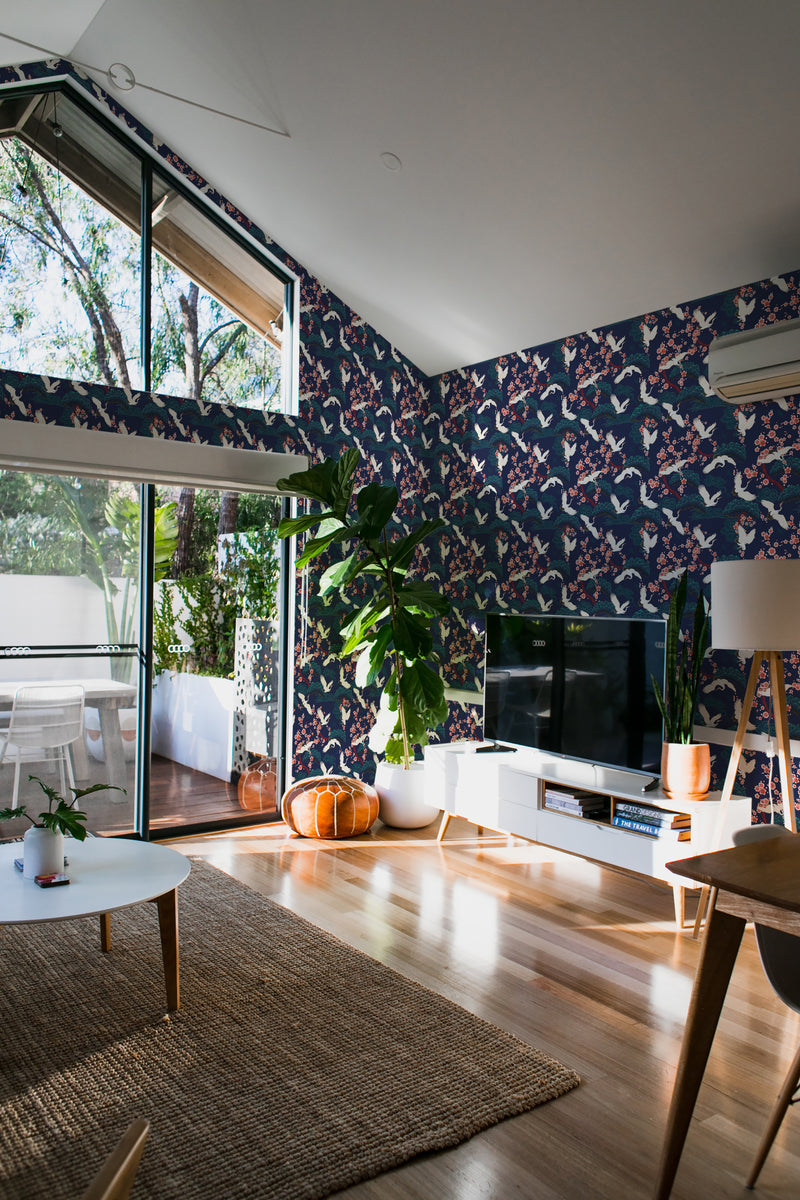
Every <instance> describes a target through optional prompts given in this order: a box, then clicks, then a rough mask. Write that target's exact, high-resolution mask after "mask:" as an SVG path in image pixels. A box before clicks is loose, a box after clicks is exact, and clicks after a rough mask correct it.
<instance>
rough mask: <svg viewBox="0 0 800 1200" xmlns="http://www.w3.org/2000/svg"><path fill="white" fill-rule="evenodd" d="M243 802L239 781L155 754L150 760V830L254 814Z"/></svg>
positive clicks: (156, 833) (205, 823) (156, 831)
mask: <svg viewBox="0 0 800 1200" xmlns="http://www.w3.org/2000/svg"><path fill="white" fill-rule="evenodd" d="M251 815H252V814H250V813H245V812H244V811H243V810H242V809H241V808H240V806H239V800H238V797H237V794H236V784H235V783H224V782H223V780H221V779H215V778H214V776H213V775H204V774H203V773H202V771H193V770H192V769H191V768H190V767H184V766H182V765H181V763H176V762H172V760H171V759H169V758H159V757H158V755H155V754H154V755H153V758H152V760H151V763H150V831H151V833H152V834H153V836H157V835H158V830H159V829H169V828H173V827H175V826H189V825H207V824H209V823H210V822H212V821H227V820H231V819H232V818H236V819H239V818H246V817H249V816H251Z"/></svg>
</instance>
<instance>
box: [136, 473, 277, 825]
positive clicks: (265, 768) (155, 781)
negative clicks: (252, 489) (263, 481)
mask: <svg viewBox="0 0 800 1200" xmlns="http://www.w3.org/2000/svg"><path fill="white" fill-rule="evenodd" d="M169 505H172V506H174V508H175V511H176V513H177V514H178V518H177V524H178V536H177V545H176V551H175V554H174V556H173V562H172V570H171V571H170V573H169V574H165V575H163V576H162V578H160V579H159V580H157V582H156V586H155V593H154V605H153V689H152V693H151V694H152V727H151V728H152V733H151V762H150V810H149V817H150V828H151V830H152V831H153V832H154V833H155V832H158V831H159V830H163V829H166V828H170V829H177V828H180V829H184V830H185V829H189V828H191V827H195V826H200V825H202V826H208V825H209V824H214V825H218V824H220V823H222V822H235V823H237V824H238V823H241V822H242V821H243V820H244V821H247V820H252V819H253V818H254V817H255V816H256V814H258V815H259V816H260V817H261V818H262V819H267V818H269V817H270V816H275V815H276V814H277V800H276V795H275V792H276V765H277V764H276V759H277V745H278V725H277V717H278V703H277V694H278V678H279V672H278V620H277V618H278V582H279V576H280V568H279V558H278V551H277V545H276V536H275V530H276V526H277V522H278V516H279V512H278V502H277V501H276V500H275V499H274V498H272V497H269V496H260V495H252V494H245V493H241V494H240V493H237V492H230V491H226V492H220V491H215V490H212V489H206V488H201V489H191V488H181V489H178V488H159V489H157V497H156V510H155V511H156V515H157V518H158V515H159V514H160V513H162V512H164V511H165V509H166V508H167V507H168V506H169ZM156 529H158V519H157V522H156ZM157 559H158V540H157V544H156V560H157ZM248 772H249V773H250V774H251V775H252V776H253V778H252V780H251V781H250V782H249V784H248V778H249V777H248ZM240 781H241V783H240ZM256 785H259V786H256Z"/></svg>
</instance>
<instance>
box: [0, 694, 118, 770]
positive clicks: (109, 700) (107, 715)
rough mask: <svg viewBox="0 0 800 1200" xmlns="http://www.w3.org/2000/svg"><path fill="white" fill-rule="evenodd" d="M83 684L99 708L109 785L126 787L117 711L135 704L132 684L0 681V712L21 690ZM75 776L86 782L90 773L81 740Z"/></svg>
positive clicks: (88, 699)
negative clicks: (24, 688)
mask: <svg viewBox="0 0 800 1200" xmlns="http://www.w3.org/2000/svg"><path fill="white" fill-rule="evenodd" d="M76 684H80V686H81V687H82V688H83V692H84V703H85V705H86V707H87V708H96V709H97V711H98V713H99V715H100V732H101V734H102V735H103V749H104V751H105V756H106V768H107V771H108V782H109V783H113V784H114V786H115V787H124V786H125V784H126V782H127V779H126V771H125V749H124V746H123V742H122V732H121V730H120V726H119V716H118V714H117V710H118V709H120V708H133V707H135V705H136V697H137V689H136V688H135V687H134V686H133V684H131V683H120V682H119V681H118V680H116V679H0V712H4V711H7V710H10V708H11V706H12V704H13V703H14V695H15V693H16V691H17V688H20V687H72V686H74V685H76ZM72 752H73V754H74V755H75V758H74V760H73V761H74V765H75V774H76V776H77V777H78V779H85V778H87V776H88V774H89V767H88V764H87V759H86V749H85V747H84V744H83V742H82V741H79V742H74V743H73V745H72Z"/></svg>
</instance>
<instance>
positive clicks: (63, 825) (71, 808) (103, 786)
mask: <svg viewBox="0 0 800 1200" xmlns="http://www.w3.org/2000/svg"><path fill="white" fill-rule="evenodd" d="M28 779H29V780H30V781H31V782H32V783H38V784H39V787H40V788H41V789H42V791H43V792H44V794H45V796H47V799H48V801H49V804H48V807H47V808H46V809H45V811H44V812H40V813H39V820H38V821H36V820H34V818H33V817H32V816H31V815H30V813H29V812H28V811H27V807H26V806H25V805H24V804H21V805H20V806H19V808H3V809H0V821H14V820H16V818H17V817H25V819H26V820H27V821H30V823H31V825H32V826H34V827H35V828H37V829H49V830H50V831H51V832H52V833H66V834H68V835H69V836H70V837H72V838H74V839H75V841H76V842H82V841H84V840H85V839H86V826H85V824H84V821H86V820H87V816H86V813H85V812H81V811H80V809H77V808H76V807H75V805H76V803H77V802H78V800H81V799H83V797H84V796H88V795H90V794H91V793H92V792H105V791H109V790H112V791H115V792H124V791H125V788H119V787H116V786H114V785H113V784H110V783H93V784H92V786H91V787H87V788H74V787H71V788H70V789H69V790H70V791H71V792H72V799H71V800H65V799H64V797H63V796H62V795H61V794H60V792H57V791H56V790H55V788H53V787H51V786H50V784H49V783H45V782H44V780H43V779H40V778H39V776H38V775H29V776H28ZM54 806H55V807H54Z"/></svg>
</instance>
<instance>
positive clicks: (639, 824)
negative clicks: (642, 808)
mask: <svg viewBox="0 0 800 1200" xmlns="http://www.w3.org/2000/svg"><path fill="white" fill-rule="evenodd" d="M611 824H612V825H615V826H617V828H618V829H630V830H632V831H633V832H634V833H644V834H646V835H647V836H648V837H652V838H663V839H664V840H665V841H674V842H688V841H689V840H690V838H691V836H692V833H691V830H690V829H689V827H688V826H686V825H684V826H683V827H681V826H678V827H675V828H670V827H669V826H666V825H652V824H650V823H649V822H647V821H636V820H634V818H633V817H626V816H621V815H620V814H618V813H615V815H614V818H613V820H612V822H611Z"/></svg>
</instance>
